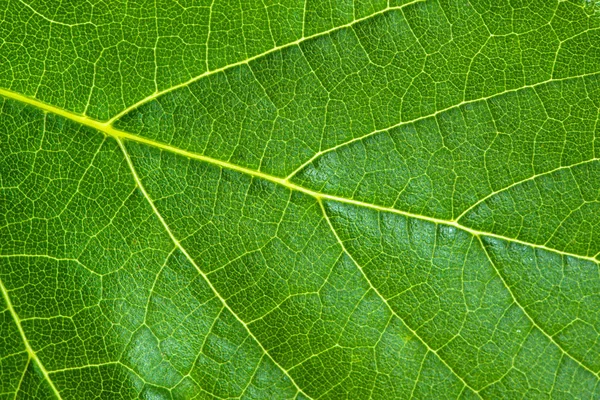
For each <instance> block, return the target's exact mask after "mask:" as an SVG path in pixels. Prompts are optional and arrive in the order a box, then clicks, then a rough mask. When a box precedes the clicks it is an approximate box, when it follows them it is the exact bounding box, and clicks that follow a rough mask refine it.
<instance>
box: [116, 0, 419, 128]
mask: <svg viewBox="0 0 600 400" xmlns="http://www.w3.org/2000/svg"><path fill="white" fill-rule="evenodd" d="M423 1H425V0H414V1H411V2H410V3H406V4H402V5H400V6H391V7H386V8H384V9H383V10H380V11H377V12H374V13H372V14H369V15H366V16H364V17H361V18H357V19H355V20H353V21H351V22H349V23H347V24H344V25H339V26H336V27H335V28H331V29H328V30H326V31H323V32H319V33H315V34H314V35H309V36H304V35H303V36H302V37H301V38H300V39H297V40H294V41H293V42H289V43H286V44H283V45H281V46H275V47H273V48H271V49H270V50H267V51H265V52H263V53H260V54H256V55H254V56H252V57H248V58H246V59H245V60H241V61H236V62H235V63H231V64H228V65H225V66H223V67H220V68H215V69H212V70H207V71H206V72H204V73H202V74H200V75H198V76H195V77H193V78H191V79H189V80H187V81H185V82H182V83H179V84H177V85H174V86H171V87H169V88H167V89H164V90H160V91H157V92H154V93H153V94H151V95H150V96H148V97H145V98H143V99H142V100H140V101H138V102H136V103H135V104H132V105H130V106H129V107H127V108H126V109H124V110H123V111H121V112H120V113H118V114H117V115H115V116H114V117H112V118H111V119H109V120H108V121H107V124H111V123H113V122H114V121H116V120H118V119H119V118H121V117H122V116H123V115H125V114H127V113H128V112H130V111H132V110H135V109H136V108H138V107H140V106H141V105H143V104H146V103H148V102H150V101H152V100H154V99H156V98H157V97H160V96H162V95H163V94H165V93H169V92H172V91H174V90H177V89H180V88H182V87H186V86H188V85H190V84H191V83H194V82H196V81H198V80H200V79H202V78H205V77H207V76H210V75H214V74H217V73H219V72H223V71H226V70H228V69H230V68H233V67H237V66H240V65H244V64H248V63H249V62H251V61H254V60H257V59H259V58H262V57H265V56H267V55H269V54H271V53H275V52H277V51H280V50H283V49H286V48H288V47H292V46H297V45H299V44H301V43H303V42H305V41H307V40H310V39H314V38H317V37H321V36H325V35H329V34H331V33H333V32H335V31H339V30H341V29H344V28H348V27H351V26H353V25H355V24H357V23H359V22H361V21H364V20H367V19H370V18H373V17H375V16H377V15H380V14H384V13H386V12H388V11H392V10H401V9H403V8H404V7H408V6H410V5H412V4H415V3H421V2H423Z"/></svg>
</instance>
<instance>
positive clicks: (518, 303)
mask: <svg viewBox="0 0 600 400" xmlns="http://www.w3.org/2000/svg"><path fill="white" fill-rule="evenodd" d="M476 237H477V240H479V244H480V245H481V248H482V249H483V251H484V253H485V255H486V257H487V259H488V260H489V261H490V264H491V265H492V268H494V270H495V271H496V273H497V274H498V276H499V277H500V280H501V281H502V284H503V285H504V286H505V287H506V290H508V293H509V294H510V297H512V300H513V302H514V303H515V304H516V305H517V306H519V308H520V309H521V310H523V313H524V314H525V316H526V317H527V318H529V320H530V321H531V323H532V324H533V326H535V327H536V328H537V329H538V330H539V331H540V332H542V334H543V335H544V336H546V337H547V338H548V339H549V340H550V341H551V342H552V343H553V344H554V345H555V346H556V347H558V349H559V350H560V351H561V352H562V353H563V354H565V355H567V356H568V357H569V358H571V359H572V360H573V361H575V362H576V363H577V364H579V366H580V367H582V368H583V369H585V370H586V371H588V372H591V373H592V374H593V375H594V376H595V377H596V378H600V374H598V372H594V371H593V370H592V369H590V368H589V367H587V366H586V365H585V364H583V363H582V362H581V361H579V360H578V359H577V358H575V357H574V356H572V355H571V354H569V352H567V351H566V350H565V349H563V348H562V346H561V345H560V344H559V343H558V342H557V341H556V340H554V338H553V337H552V336H551V335H549V334H548V333H547V332H546V331H545V330H544V329H542V327H541V326H539V325H538V324H537V322H535V319H533V317H532V316H531V315H529V313H528V312H527V310H526V309H525V307H523V306H522V305H521V303H520V302H519V301H518V300H517V297H516V296H515V294H514V293H513V291H512V289H511V288H510V286H509V285H508V283H507V282H506V281H505V280H504V275H502V273H501V272H500V270H499V269H498V267H497V266H496V263H494V261H493V260H492V257H491V256H490V253H489V252H488V249H487V248H486V246H485V244H484V243H483V241H482V240H481V237H480V236H476Z"/></svg>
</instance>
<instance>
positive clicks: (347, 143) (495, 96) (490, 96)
mask: <svg viewBox="0 0 600 400" xmlns="http://www.w3.org/2000/svg"><path fill="white" fill-rule="evenodd" d="M596 75H600V72H592V73H589V74H582V75H576V76H568V77H565V78H554V79H552V78H551V79H548V80H545V81H541V82H538V83H534V84H530V85H524V86H521V87H518V88H515V89H509V90H505V91H503V92H499V93H494V94H492V95H489V96H486V97H480V98H477V99H473V100H465V101H461V102H460V103H456V104H453V105H451V106H448V107H446V108H443V109H441V110H437V111H435V112H433V113H431V114H427V115H423V116H421V117H417V118H414V119H411V120H405V121H400V122H398V123H395V124H393V125H390V126H387V127H385V128H381V129H376V130H374V131H371V132H369V133H366V134H364V135H362V136H358V137H355V138H353V139H350V140H348V141H345V142H343V143H339V144H337V145H335V146H332V147H329V148H327V149H325V150H321V151H318V152H317V153H315V154H314V155H313V156H312V157H311V158H309V159H308V160H306V161H305V162H304V163H302V164H301V165H300V166H299V167H298V168H296V169H295V170H294V171H292V172H291V173H290V174H289V175H288V176H287V177H286V180H290V179H292V178H293V177H294V176H295V175H296V174H297V173H298V172H300V171H301V170H302V169H303V168H305V167H306V166H308V165H310V164H311V163H312V162H314V161H315V160H316V159H318V158H319V157H321V156H323V155H325V154H327V153H330V152H332V151H335V150H338V149H340V148H342V147H346V146H349V145H351V144H352V143H356V142H360V141H362V140H365V139H367V138H369V137H371V136H374V135H376V134H378V133H382V132H387V131H389V130H391V129H394V128H398V127H400V126H404V125H410V124H414V123H415V122H419V121H423V120H426V119H428V118H432V117H435V116H437V115H439V114H442V113H445V112H447V111H450V110H454V109H456V108H459V107H461V106H465V105H468V104H474V103H478V102H480V101H487V100H491V99H495V98H497V97H500V96H502V95H505V94H508V93H516V92H520V91H522V90H525V89H533V88H536V87H538V86H543V85H546V84H549V83H552V82H561V81H567V80H571V79H579V78H585V77H588V76H596Z"/></svg>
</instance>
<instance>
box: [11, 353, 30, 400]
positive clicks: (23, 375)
mask: <svg viewBox="0 0 600 400" xmlns="http://www.w3.org/2000/svg"><path fill="white" fill-rule="evenodd" d="M30 362H31V358H30V357H27V362H26V363H25V369H23V373H22V374H21V378H20V379H19V384H18V385H17V389H16V390H15V397H13V400H17V398H18V397H19V392H20V391H21V386H22V384H23V381H24V380H25V375H26V374H27V369H28V368H29V363H30Z"/></svg>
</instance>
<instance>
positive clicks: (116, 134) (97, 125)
mask: <svg viewBox="0 0 600 400" xmlns="http://www.w3.org/2000/svg"><path fill="white" fill-rule="evenodd" d="M0 95H1V96H5V97H7V98H10V99H14V100H17V101H20V102H23V103H26V104H30V105H32V106H35V107H37V108H40V109H42V110H43V111H46V112H51V113H54V114H57V115H60V116H63V117H65V118H68V119H70V120H72V121H75V122H78V123H80V124H83V125H86V126H88V127H91V128H94V129H97V130H99V131H101V132H103V133H105V134H106V135H108V136H111V137H113V138H115V139H118V140H122V139H125V140H131V141H133V142H137V143H142V144H145V145H148V146H151V147H154V148H157V149H160V150H164V151H167V152H170V153H174V154H177V155H180V156H183V157H187V158H191V159H194V160H199V161H203V162H206V163H209V164H213V165H217V166H219V167H222V168H225V169H228V170H231V171H237V172H240V173H243V174H246V175H250V176H254V177H257V178H261V179H264V180H267V181H270V182H273V183H276V184H278V185H281V186H284V187H286V188H288V189H290V190H295V191H299V192H302V193H305V194H307V195H309V196H312V197H315V198H323V199H327V200H333V201H338V202H340V203H346V204H352V205H356V206H359V207H365V208H370V209H374V210H378V211H383V212H389V213H394V214H400V215H404V216H406V217H409V218H417V219H421V220H424V221H429V222H432V223H435V224H443V225H449V226H453V227H456V228H458V229H462V230H464V231H467V232H469V233H471V234H473V235H484V236H490V237H494V238H497V239H502V240H505V241H509V242H513V243H518V244H522V245H525V246H531V247H535V248H539V249H543V250H547V251H551V252H554V253H558V254H562V255H565V256H569V257H574V258H579V259H582V260H587V261H591V262H594V263H596V264H600V262H599V261H598V260H596V259H595V258H593V257H589V256H584V255H579V254H574V253H568V252H565V251H561V250H558V249H554V248H550V247H546V246H545V245H541V244H535V243H530V242H526V241H523V240H519V239H515V238H511V237H507V236H502V235H498V234H495V233H491V232H484V231H479V230H476V229H472V228H469V227H467V226H464V225H461V224H459V223H458V222H457V221H452V220H445V219H440V218H434V217H429V216H426V215H420V214H414V213H411V212H407V211H402V210H398V209H395V208H390V207H384V206H378V205H375V204H370V203H365V202H363V201H358V200H353V199H348V198H345V197H340V196H335V195H329V194H325V193H320V192H317V191H314V190H311V189H307V188H305V187H303V186H300V185H297V184H295V183H292V182H290V181H288V180H287V179H283V178H278V177H276V176H273V175H269V174H265V173H264V172H260V171H256V170H253V169H250V168H245V167H242V166H239V165H236V164H232V163H230V162H227V161H222V160H218V159H215V158H212V157H208V156H204V155H201V154H197V153H194V152H191V151H187V150H183V149H180V148H178V147H175V146H171V145H168V144H165V143H161V142H157V141H155V140H152V139H148V138H145V137H143V136H137V135H134V134H132V133H129V132H124V131H121V130H118V129H115V128H114V127H112V126H110V125H107V124H106V123H102V122H99V121H96V120H94V119H91V118H88V117H84V116H81V115H77V114H74V113H71V112H69V111H66V110H63V109H61V108H58V107H54V106H51V105H48V104H45V103H42V102H40V101H38V100H35V99H32V98H30V97H27V96H24V95H22V94H20V93H15V92H12V91H9V90H6V89H0Z"/></svg>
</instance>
